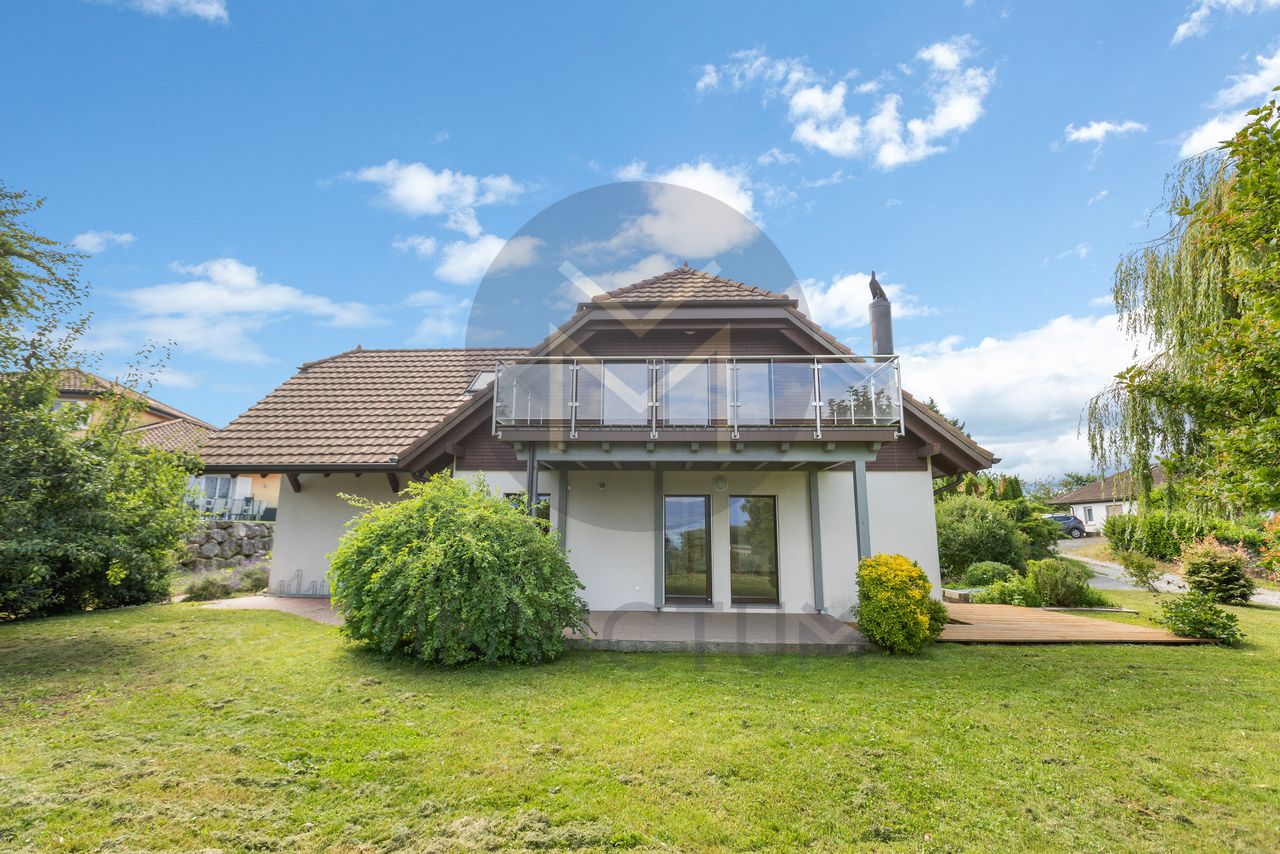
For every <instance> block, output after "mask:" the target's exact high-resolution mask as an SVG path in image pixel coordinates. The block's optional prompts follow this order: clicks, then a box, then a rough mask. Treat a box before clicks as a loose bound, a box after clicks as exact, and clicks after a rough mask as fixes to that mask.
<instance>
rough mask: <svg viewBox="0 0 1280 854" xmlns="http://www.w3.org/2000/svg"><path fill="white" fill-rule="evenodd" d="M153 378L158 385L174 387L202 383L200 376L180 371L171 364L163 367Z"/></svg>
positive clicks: (193, 385)
mask: <svg viewBox="0 0 1280 854" xmlns="http://www.w3.org/2000/svg"><path fill="white" fill-rule="evenodd" d="M152 379H153V380H154V382H155V384H156V385H160V386H172V387H174V388H195V387H196V386H197V385H199V384H200V378H199V377H198V376H196V375H195V374H192V373H189V372H187V371H180V370H178V369H177V368H174V367H171V366H170V365H165V366H164V367H163V368H161V369H160V372H159V373H157V374H156V375H155V377H153V378H152Z"/></svg>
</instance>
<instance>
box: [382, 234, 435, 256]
mask: <svg viewBox="0 0 1280 854" xmlns="http://www.w3.org/2000/svg"><path fill="white" fill-rule="evenodd" d="M391 247H392V248H393V249H399V250H400V251H401V252H412V253H413V254H415V255H417V256H418V257H419V258H430V257H431V256H432V255H434V254H436V239H435V238H434V237H426V236H425V235H421V234H410V235H409V236H408V237H398V238H396V239H395V240H393V241H391Z"/></svg>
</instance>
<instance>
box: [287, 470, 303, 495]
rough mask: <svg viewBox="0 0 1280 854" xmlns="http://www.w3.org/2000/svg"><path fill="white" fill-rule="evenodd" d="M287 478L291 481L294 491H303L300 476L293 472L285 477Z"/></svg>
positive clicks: (290, 484)
mask: <svg viewBox="0 0 1280 854" xmlns="http://www.w3.org/2000/svg"><path fill="white" fill-rule="evenodd" d="M285 477H286V478H288V479H289V486H290V487H291V488H292V489H293V491H294V492H301V491H302V481H301V480H299V479H298V476H297V475H296V474H294V473H293V472H289V473H288V474H286V475H285Z"/></svg>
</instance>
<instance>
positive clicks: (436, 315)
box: [408, 290, 471, 347]
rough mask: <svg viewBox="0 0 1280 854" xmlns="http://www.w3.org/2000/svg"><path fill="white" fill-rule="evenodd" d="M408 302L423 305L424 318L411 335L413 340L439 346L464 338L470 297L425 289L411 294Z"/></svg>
mask: <svg viewBox="0 0 1280 854" xmlns="http://www.w3.org/2000/svg"><path fill="white" fill-rule="evenodd" d="M408 303H409V305H411V306H413V307H414V308H420V309H423V315H422V320H420V321H419V322H418V326H417V329H415V330H414V333H413V335H412V336H411V337H410V339H409V343H410V344H415V345H418V346H429V347H431V346H434V347H440V346H445V345H455V344H458V343H460V342H461V340H462V337H463V333H464V332H465V331H466V319H467V312H468V311H469V310H470V308H471V300H469V299H465V298H463V299H460V298H458V297H457V296H456V295H452V294H446V293H441V292H440V291H432V290H422V291H416V292H414V293H412V294H410V295H409V298H408Z"/></svg>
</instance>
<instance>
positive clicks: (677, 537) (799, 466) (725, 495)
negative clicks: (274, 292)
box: [203, 266, 993, 615]
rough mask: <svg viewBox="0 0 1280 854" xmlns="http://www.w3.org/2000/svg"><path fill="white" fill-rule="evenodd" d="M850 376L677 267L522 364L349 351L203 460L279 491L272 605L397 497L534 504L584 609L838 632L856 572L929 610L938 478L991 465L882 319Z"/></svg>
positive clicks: (814, 335) (473, 353)
mask: <svg viewBox="0 0 1280 854" xmlns="http://www.w3.org/2000/svg"><path fill="white" fill-rule="evenodd" d="M872 317H873V324H872V338H873V342H874V345H873V354H872V355H870V356H856V355H854V354H853V353H852V352H850V350H849V349H848V348H847V347H845V346H844V345H843V344H842V343H840V341H838V340H837V339H836V338H835V337H833V336H832V335H830V334H829V333H827V332H826V331H824V330H823V329H822V328H821V327H819V326H818V325H817V324H816V323H814V322H813V321H812V320H810V319H809V318H808V317H806V316H805V315H804V314H803V313H802V312H801V310H800V308H799V305H798V303H797V301H796V300H794V299H792V298H789V297H787V296H785V295H782V294H777V293H770V292H768V291H764V290H761V289H759V288H756V287H753V286H751V285H748V284H744V283H742V282H737V281H732V280H729V279H724V278H720V277H717V276H712V275H709V274H707V273H703V272H699V271H697V270H694V269H691V268H689V267H687V266H685V267H680V268H677V269H675V270H672V271H670V272H667V273H664V274H662V275H660V276H656V277H653V278H650V279H646V280H644V281H642V282H637V283H635V284H633V285H629V286H627V287H624V288H620V289H618V290H615V291H611V292H608V293H605V294H602V295H600V296H598V297H596V298H595V299H593V300H591V301H590V302H585V303H581V304H579V305H578V306H577V311H576V312H575V313H574V314H573V316H572V317H570V318H569V319H568V320H567V321H566V322H565V323H564V324H563V325H562V326H560V327H559V328H558V329H557V330H556V331H555V332H554V333H553V334H551V335H550V336H549V337H548V338H547V339H546V340H544V341H543V342H541V343H540V344H538V345H536V346H534V347H532V348H530V349H526V348H518V349H454V350H363V349H360V348H357V349H355V350H351V351H348V352H345V353H339V354H338V355H336V356H331V357H329V358H327V359H321V360H319V361H315V362H310V363H307V364H305V365H303V366H302V367H301V368H300V369H299V371H298V372H297V374H295V375H294V376H293V377H292V378H290V379H289V380H287V381H286V382H285V383H284V384H283V385H281V386H280V387H279V388H277V389H276V390H275V391H273V392H271V393H270V394H269V395H267V397H265V398H264V399H263V400H261V401H260V402H259V403H257V404H255V405H254V406H253V407H252V408H250V409H249V410H248V411H247V412H245V413H244V414H243V415H241V416H240V417H239V418H237V419H236V420H235V421H233V422H232V423H231V424H230V425H229V426H228V427H227V428H226V429H225V430H222V431H220V432H219V433H218V434H217V435H215V436H213V437H212V438H211V439H210V440H209V442H208V444H206V446H205V448H204V452H203V455H204V459H205V465H206V470H207V471H209V472H220V473H225V474H238V473H245V472H278V473H280V474H282V475H283V476H284V477H285V478H286V480H287V482H288V484H289V488H288V489H285V490H282V494H281V497H280V510H279V517H278V521H277V527H276V538H275V548H274V554H273V558H272V567H271V590H272V591H274V592H276V593H280V594H301V595H327V593H328V584H327V581H326V578H325V574H326V571H327V567H328V561H327V558H326V555H327V554H328V553H330V552H332V551H333V550H334V547H335V546H336V544H337V542H338V539H339V537H340V536H341V535H342V533H343V524H344V523H345V522H346V521H347V520H348V519H350V518H351V517H352V516H353V514H354V513H355V512H356V511H355V510H354V509H353V508H352V507H351V506H350V505H349V504H348V503H347V502H346V501H345V500H343V499H342V498H341V497H339V495H340V493H347V494H354V495H359V496H363V497H365V498H368V499H373V500H378V501H389V500H392V499H393V498H394V496H395V494H396V493H397V492H398V491H399V489H400V488H401V487H402V486H403V485H404V484H405V483H406V482H407V480H408V479H410V478H423V477H427V476H430V475H431V474H433V473H436V472H441V471H451V472H452V473H453V476H455V477H477V476H482V477H483V478H484V479H485V480H486V481H487V482H488V483H489V484H490V486H491V488H492V489H494V490H495V491H496V492H499V493H502V494H505V495H511V496H518V495H520V494H522V493H523V494H528V495H533V496H535V507H534V508H533V512H542V513H544V514H545V515H546V517H547V518H548V520H549V521H550V523H551V524H554V525H555V527H556V528H557V529H558V530H559V532H560V534H561V536H562V537H563V541H564V545H565V547H566V549H567V550H568V554H569V559H570V563H571V564H572V566H573V568H574V569H575V571H576V572H577V574H578V576H579V577H580V578H581V579H582V582H583V584H584V585H585V587H586V590H585V592H584V594H583V595H584V597H585V598H586V600H587V602H588V604H589V605H590V606H591V608H592V609H593V610H597V611H616V610H630V609H640V610H650V611H652V610H654V609H669V608H690V607H692V608H697V609H711V610H717V611H736V610H744V609H759V608H761V607H764V608H766V609H773V610H780V611H783V612H794V613H812V612H814V611H825V612H827V613H830V614H833V615H842V614H845V613H847V612H848V611H849V609H850V608H851V607H852V606H853V605H855V604H856V601H857V591H856V587H855V581H854V578H855V574H854V571H855V567H856V565H857V561H858V559H859V557H860V556H862V555H868V554H871V553H874V552H900V553H902V554H905V555H907V556H909V557H911V558H913V559H914V560H916V561H918V562H919V563H920V565H921V566H923V567H924V568H925V571H926V572H927V573H928V576H929V578H930V579H931V580H932V581H933V584H934V587H935V589H938V590H940V578H939V568H938V549H937V539H936V533H935V527H934V508H933V483H932V480H933V478H934V477H942V476H946V475H955V474H958V473H963V472H970V471H978V470H981V469H985V468H989V467H990V466H991V465H992V463H993V458H992V455H991V453H990V452H989V451H987V450H985V449H983V448H982V447H980V446H978V445H977V444H976V443H975V442H973V440H971V439H970V438H968V437H967V436H965V435H964V434H963V433H961V432H960V431H959V430H957V429H956V428H955V427H953V426H952V425H950V424H949V423H947V421H946V420H945V419H943V418H942V417H940V416H939V415H937V414H936V413H933V412H931V411H930V410H929V409H928V408H927V407H925V406H924V405H923V404H922V403H920V402H919V401H917V400H916V399H915V398H913V397H911V395H909V394H907V393H905V392H904V391H903V390H902V388H901V385H900V383H899V365H898V360H897V357H896V356H894V355H893V353H892V349H893V345H892V321H891V318H890V306H889V302H888V300H887V299H884V298H883V297H882V298H879V299H876V300H874V301H873V303H872Z"/></svg>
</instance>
